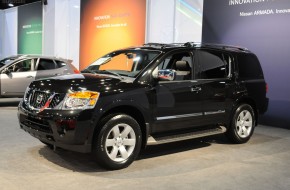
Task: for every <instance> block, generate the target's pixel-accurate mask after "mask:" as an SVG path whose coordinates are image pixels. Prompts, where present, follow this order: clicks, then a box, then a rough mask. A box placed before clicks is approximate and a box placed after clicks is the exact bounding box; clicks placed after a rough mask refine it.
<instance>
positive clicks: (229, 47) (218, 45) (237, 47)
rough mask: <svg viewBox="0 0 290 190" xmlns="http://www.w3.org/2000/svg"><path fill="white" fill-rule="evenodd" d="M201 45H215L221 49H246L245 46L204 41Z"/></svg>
mask: <svg viewBox="0 0 290 190" xmlns="http://www.w3.org/2000/svg"><path fill="white" fill-rule="evenodd" d="M202 45H204V46H215V47H219V48H222V49H237V50H241V51H248V49H247V48H245V47H241V46H233V45H223V44H211V43H204V44H202Z"/></svg>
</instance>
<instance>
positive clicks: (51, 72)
mask: <svg viewBox="0 0 290 190" xmlns="http://www.w3.org/2000/svg"><path fill="white" fill-rule="evenodd" d="M36 71H37V73H36V79H41V78H48V77H54V76H58V75H61V74H62V70H61V69H58V66H57V64H56V62H55V61H54V60H53V59H47V58H40V59H39V60H38V62H37V64H36Z"/></svg>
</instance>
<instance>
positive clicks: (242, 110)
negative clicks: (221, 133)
mask: <svg viewBox="0 0 290 190" xmlns="http://www.w3.org/2000/svg"><path fill="white" fill-rule="evenodd" d="M254 127H255V115H254V110H253V108H252V107H251V106H250V105H248V104H241V105H240V106H238V107H237V109H236V110H235V112H234V115H233V118H232V122H231V126H230V127H229V128H228V131H227V136H228V138H229V139H230V140H231V141H232V142H234V143H245V142H247V141H248V140H249V139H250V138H251V136H252V134H253V132H254Z"/></svg>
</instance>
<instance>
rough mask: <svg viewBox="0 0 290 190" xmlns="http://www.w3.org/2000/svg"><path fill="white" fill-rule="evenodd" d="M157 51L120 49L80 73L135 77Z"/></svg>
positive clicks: (157, 53)
mask: <svg viewBox="0 0 290 190" xmlns="http://www.w3.org/2000/svg"><path fill="white" fill-rule="evenodd" d="M159 54H160V52H159V51H149V50H122V51H116V52H112V53H110V54H107V55H105V56H103V57H101V58H99V59H97V60H96V61H95V62H93V63H92V64H91V65H90V66H88V67H87V68H86V69H84V70H83V71H82V73H105V74H112V75H116V76H119V77H121V76H126V77H136V76H137V74H138V73H139V72H140V71H141V70H142V69H144V68H145V67H146V66H147V65H148V64H149V63H150V62H151V61H152V60H153V59H154V58H155V57H156V56H157V55H159Z"/></svg>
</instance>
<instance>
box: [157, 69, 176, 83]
mask: <svg viewBox="0 0 290 190" xmlns="http://www.w3.org/2000/svg"><path fill="white" fill-rule="evenodd" d="M153 77H154V78H156V79H158V80H160V81H173V80H174V79H175V77H176V71H175V70H173V69H164V70H163V69H162V70H158V71H157V73H156V74H155V75H154V74H153Z"/></svg>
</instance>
